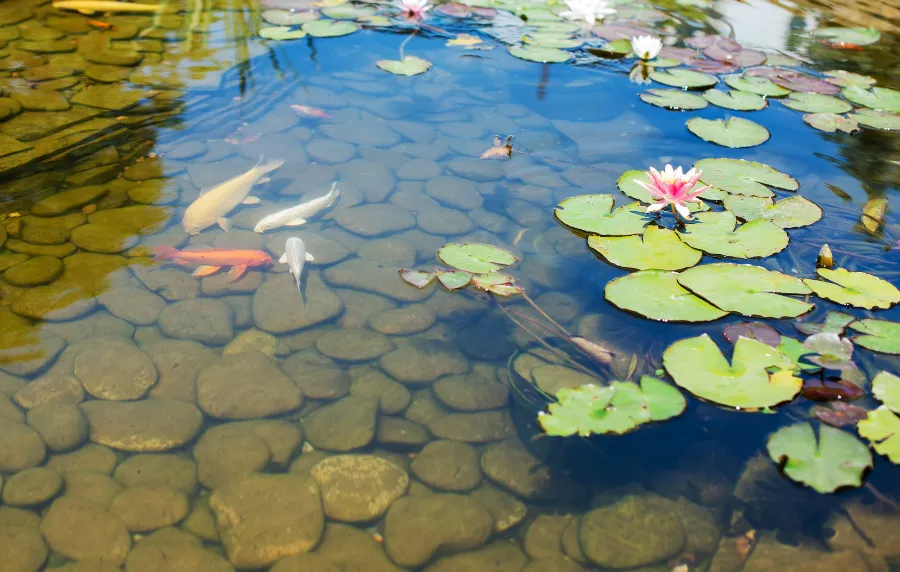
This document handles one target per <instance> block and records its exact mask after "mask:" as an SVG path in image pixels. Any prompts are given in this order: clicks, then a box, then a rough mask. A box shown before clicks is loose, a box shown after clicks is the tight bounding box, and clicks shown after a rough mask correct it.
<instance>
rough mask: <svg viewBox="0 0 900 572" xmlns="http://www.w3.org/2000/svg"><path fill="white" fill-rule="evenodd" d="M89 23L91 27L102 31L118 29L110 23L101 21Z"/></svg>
mask: <svg viewBox="0 0 900 572" xmlns="http://www.w3.org/2000/svg"><path fill="white" fill-rule="evenodd" d="M87 23H88V25H89V26H93V27H95V28H99V29H101V30H110V31H113V30H115V29H116V27H115V26H113V25H112V24H110V23H108V22H101V21H100V20H88V21H87Z"/></svg>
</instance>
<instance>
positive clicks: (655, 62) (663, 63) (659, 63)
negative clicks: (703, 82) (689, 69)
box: [644, 58, 681, 68]
mask: <svg viewBox="0 0 900 572" xmlns="http://www.w3.org/2000/svg"><path fill="white" fill-rule="evenodd" d="M644 65H648V66H650V67H651V68H674V67H675V66H680V65H681V62H680V61H678V60H673V59H670V58H654V59H652V60H650V61H649V62H644Z"/></svg>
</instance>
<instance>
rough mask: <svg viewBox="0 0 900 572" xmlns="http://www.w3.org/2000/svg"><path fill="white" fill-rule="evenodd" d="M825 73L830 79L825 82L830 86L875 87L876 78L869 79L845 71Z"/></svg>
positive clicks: (865, 76)
mask: <svg viewBox="0 0 900 572" xmlns="http://www.w3.org/2000/svg"><path fill="white" fill-rule="evenodd" d="M823 73H824V74H825V75H827V76H828V77H829V78H830V79H826V80H825V81H827V82H828V83H830V84H834V85H839V86H841V87H847V86H850V85H855V86H857V87H861V88H863V89H866V88H869V87H872V86H873V85H875V78H874V77H869V76H867V75H860V74H858V73H853V72H849V71H844V70H831V71H826V72H823Z"/></svg>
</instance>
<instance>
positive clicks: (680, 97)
mask: <svg viewBox="0 0 900 572" xmlns="http://www.w3.org/2000/svg"><path fill="white" fill-rule="evenodd" d="M639 95H640V98H641V100H642V101H643V102H644V103H649V104H651V105H655V106H656V107H662V108H665V109H672V110H675V111H683V110H688V109H690V110H694V109H703V108H704V107H706V106H707V105H709V103H708V102H707V101H706V100H705V99H703V98H702V97H700V96H699V95H696V94H693V93H689V92H686V91H684V90H681V89H648V90H647V91H645V92H644V93H641V94H639Z"/></svg>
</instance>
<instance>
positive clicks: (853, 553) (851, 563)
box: [743, 533, 873, 572]
mask: <svg viewBox="0 0 900 572" xmlns="http://www.w3.org/2000/svg"><path fill="white" fill-rule="evenodd" d="M872 569H873V568H870V567H869V565H868V563H867V562H866V558H865V557H864V556H863V554H862V553H861V552H860V551H857V550H836V551H833V552H832V551H828V550H824V549H822V548H820V547H818V546H814V545H811V544H801V545H799V546H792V545H789V544H782V543H781V542H779V541H778V539H777V538H775V534H774V533H766V534H764V535H762V538H761V539H760V540H759V543H758V544H757V545H756V546H755V547H754V548H753V552H751V553H750V556H749V558H748V560H747V562H746V564H744V568H743V570H744V571H745V572H764V571H769V570H790V571H791V572H844V571H848V572H849V571H850V570H872Z"/></svg>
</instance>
